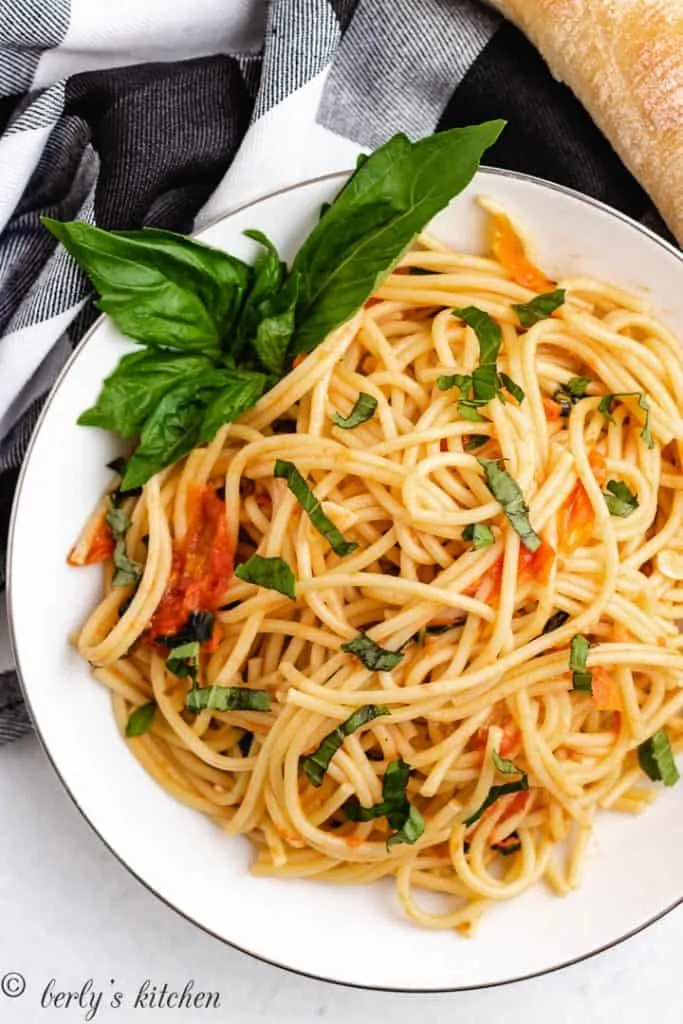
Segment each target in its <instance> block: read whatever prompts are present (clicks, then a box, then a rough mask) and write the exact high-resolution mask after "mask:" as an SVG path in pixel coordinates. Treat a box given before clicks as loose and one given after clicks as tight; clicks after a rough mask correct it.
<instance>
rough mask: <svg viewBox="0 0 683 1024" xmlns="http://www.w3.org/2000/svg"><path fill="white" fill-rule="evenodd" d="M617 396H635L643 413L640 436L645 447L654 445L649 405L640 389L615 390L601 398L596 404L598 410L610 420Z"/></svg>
mask: <svg viewBox="0 0 683 1024" xmlns="http://www.w3.org/2000/svg"><path fill="white" fill-rule="evenodd" d="M619 398H637V399H638V405H639V406H640V408H641V409H642V410H643V412H644V413H645V422H644V424H643V429H642V430H641V432H640V436H641V437H642V439H643V441H644V442H645V446H646V447H647V448H653V447H654V443H655V442H654V440H653V438H652V431H651V430H650V406H649V403H648V400H647V398H646V397H645V395H644V393H643V392H642V391H615V392H614V394H611V395H605V397H604V398H602V399H601V401H600V404H599V406H598V412H601V413H602V414H603V416H605V417H606V418H607V419H608V420H609V421H610V422H611V421H612V409H613V407H614V403H615V401H617V399H619Z"/></svg>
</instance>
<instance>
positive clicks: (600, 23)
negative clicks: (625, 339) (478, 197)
mask: <svg viewBox="0 0 683 1024" xmlns="http://www.w3.org/2000/svg"><path fill="white" fill-rule="evenodd" d="M490 2H491V3H492V5H493V6H494V7H496V8H497V9H498V10H499V11H501V12H502V13H503V14H504V15H506V16H507V17H508V18H510V19H511V20H512V21H513V22H514V23H515V24H516V25H517V27H518V28H520V29H521V30H522V31H523V32H524V33H525V35H527V36H528V37H529V39H530V40H531V42H532V43H534V45H535V46H536V47H537V49H538V50H539V51H540V52H541V54H542V55H543V57H544V58H545V60H546V61H547V63H548V65H549V67H550V70H551V72H552V73H553V75H554V76H555V78H557V79H559V80H560V81H561V82H564V83H565V84H566V85H568V86H569V87H570V89H572V91H573V92H574V93H575V95H576V96H577V97H578V99H579V100H580V102H581V103H582V104H583V105H584V107H585V108H586V109H587V110H588V112H589V113H590V115H591V117H592V118H593V120H594V121H595V123H596V124H597V125H598V127H599V128H600V129H601V130H602V131H603V133H604V134H605V135H606V136H607V138H608V139H609V140H610V142H611V143H612V145H613V146H614V148H615V150H616V151H617V153H618V154H619V156H620V157H621V159H622V160H623V162H624V164H625V165H626V166H627V167H628V168H629V170H630V171H631V173H632V174H633V175H634V177H636V178H637V179H638V181H639V182H640V184H641V185H642V186H643V188H644V189H645V190H646V191H647V192H648V193H649V195H650V196H651V197H652V200H653V201H654V203H655V205H656V206H657V207H658V209H659V211H660V213H661V214H662V216H663V218H664V220H665V221H666V222H667V224H668V225H669V227H670V228H671V231H672V232H673V234H674V235H675V236H676V238H677V239H678V242H679V244H681V245H683V0H490Z"/></svg>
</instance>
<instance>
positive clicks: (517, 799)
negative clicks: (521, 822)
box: [498, 789, 531, 822]
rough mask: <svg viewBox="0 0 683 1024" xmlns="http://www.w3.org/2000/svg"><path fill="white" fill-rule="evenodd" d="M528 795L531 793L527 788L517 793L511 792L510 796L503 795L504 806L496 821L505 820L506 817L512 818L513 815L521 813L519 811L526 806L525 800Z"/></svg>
mask: <svg viewBox="0 0 683 1024" xmlns="http://www.w3.org/2000/svg"><path fill="white" fill-rule="evenodd" d="M530 795H531V794H530V793H529V790H528V789H522V790H520V791H519V793H512V794H511V795H510V796H506V797H503V799H504V800H505V801H506V807H505V810H504V811H503V813H502V814H501V816H500V818H499V819H498V821H499V822H501V821H507V819H508V818H512V816H513V815H515V814H521V812H522V811H524V810H525V808H526V805H527V800H528V799H529V796H530Z"/></svg>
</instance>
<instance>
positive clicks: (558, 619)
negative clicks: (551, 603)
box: [541, 612, 571, 636]
mask: <svg viewBox="0 0 683 1024" xmlns="http://www.w3.org/2000/svg"><path fill="white" fill-rule="evenodd" d="M570 618H571V616H570V614H569V612H555V613H554V615H551V616H550V618H549V619H548V621H547V622H546V624H545V626H544V627H543V631H542V633H541V636H545V634H546V633H552V632H553V631H554V630H556V629H559V628H560V626H564V624H565V622H567V621H568V620H569V619H570Z"/></svg>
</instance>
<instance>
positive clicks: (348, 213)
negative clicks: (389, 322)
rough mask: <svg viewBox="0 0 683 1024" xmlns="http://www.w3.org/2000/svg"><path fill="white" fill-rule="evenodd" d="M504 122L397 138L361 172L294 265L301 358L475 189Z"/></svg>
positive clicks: (296, 343)
mask: <svg viewBox="0 0 683 1024" xmlns="http://www.w3.org/2000/svg"><path fill="white" fill-rule="evenodd" d="M502 128H503V122H502V121H491V122H488V123H487V124H482V125H475V126H473V127H469V128H454V129H451V130H450V131H446V132H440V133H439V134H437V135H432V136H429V137H427V138H425V139H421V140H420V141H419V142H415V143H412V142H410V140H409V139H408V138H407V136H405V135H395V136H394V137H393V138H392V139H390V140H389V141H388V142H386V143H385V144H384V145H383V146H381V147H380V148H379V149H378V150H376V151H375V152H374V153H372V154H371V155H370V156H369V157H368V159H367V160H365V161H364V163H363V164H362V165H361V166H360V167H358V168H357V170H356V171H355V173H354V174H353V176H352V177H351V178H350V180H349V181H348V182H347V183H346V185H345V186H344V188H343V189H342V191H341V192H340V193H339V195H338V196H337V198H336V200H335V201H334V203H333V204H332V206H331V207H330V209H329V210H327V211H326V212H325V213H324V214H323V216H322V217H321V219H320V220H319V222H318V223H317V225H316V226H315V227H314V228H313V231H312V232H311V234H310V235H309V236H308V238H307V239H306V241H305V242H304V244H303V245H302V247H301V248H300V249H299V252H298V253H297V255H296V258H295V260H294V264H293V268H292V269H293V271H295V272H297V273H298V274H299V275H300V280H301V295H300V298H299V303H298V305H297V331H296V335H295V338H294V345H293V351H294V354H298V353H301V352H310V351H312V350H313V349H314V348H315V347H316V345H318V344H319V343H320V342H321V341H322V340H323V339H324V338H325V337H327V335H328V334H329V332H330V331H331V330H333V329H334V328H335V327H338V326H339V325H340V324H342V323H344V321H346V320H347V319H348V318H349V317H350V316H351V315H352V314H353V313H355V311H356V310H357V309H359V308H360V307H361V306H362V304H363V303H364V302H365V301H366V299H368V298H369V297H370V296H371V295H372V294H373V292H374V291H376V290H377V287H378V286H379V284H380V283H381V281H382V280H383V279H384V278H385V277H386V275H387V274H388V273H389V272H390V271H391V269H392V268H393V267H394V266H395V265H396V263H397V262H398V260H399V259H400V257H401V256H402V255H403V253H404V252H405V250H406V249H407V247H408V246H409V245H410V243H411V241H412V239H413V238H414V237H415V235H416V234H418V232H419V231H421V229H422V228H423V227H424V226H425V224H427V223H429V221H430V220H431V219H432V217H433V216H434V215H435V214H436V213H438V211H439V210H441V209H442V208H443V207H444V206H446V204H447V203H448V202H449V201H450V200H451V199H452V198H453V196H455V195H457V194H458V193H459V192H460V191H462V189H463V188H464V187H465V186H466V185H467V183H468V182H469V181H470V180H471V178H472V176H473V175H474V173H475V171H476V169H477V166H478V164H479V160H480V159H481V156H482V154H483V152H484V151H485V150H486V149H487V148H488V147H489V146H491V145H492V144H493V143H494V142H495V141H496V139H497V138H498V135H499V134H500V132H501V130H502Z"/></svg>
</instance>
